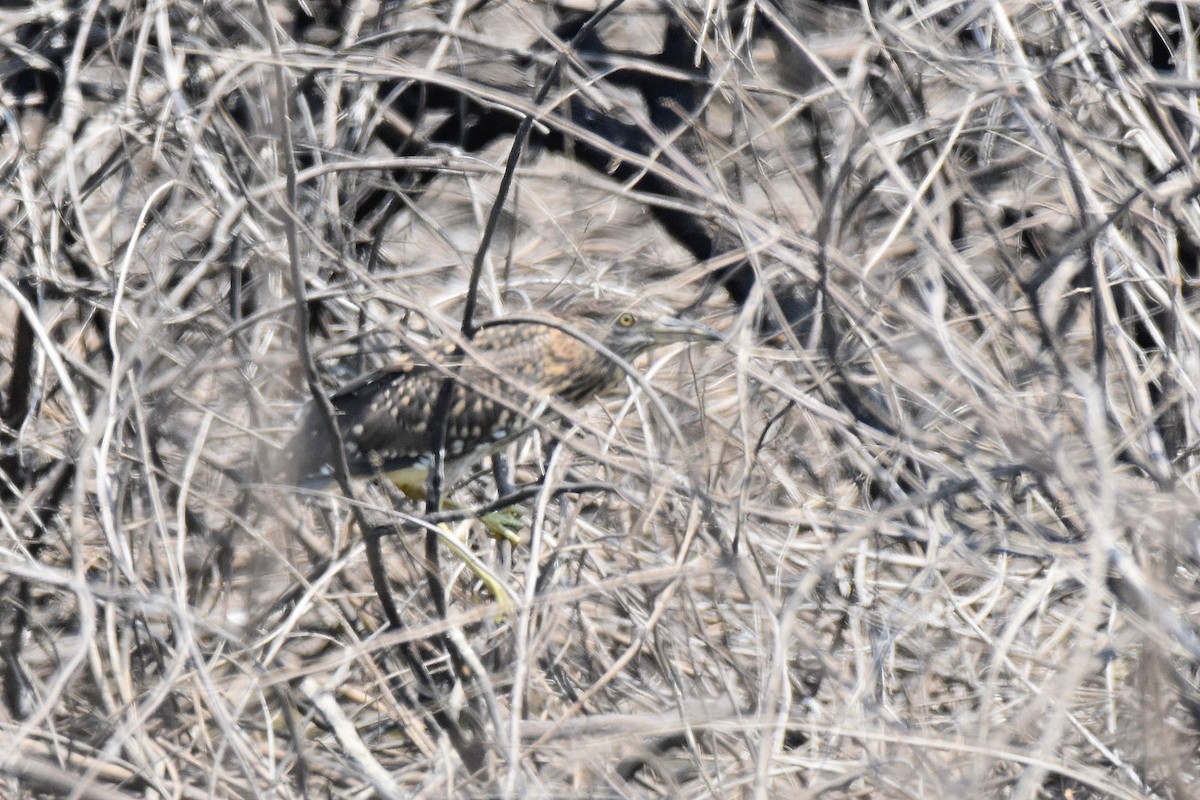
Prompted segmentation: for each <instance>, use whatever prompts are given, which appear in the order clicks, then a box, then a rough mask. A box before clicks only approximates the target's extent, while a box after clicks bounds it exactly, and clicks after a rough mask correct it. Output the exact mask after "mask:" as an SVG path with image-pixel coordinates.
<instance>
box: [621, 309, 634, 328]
mask: <svg viewBox="0 0 1200 800" xmlns="http://www.w3.org/2000/svg"><path fill="white" fill-rule="evenodd" d="M633 323H634V319H633V314H630V313H629V312H628V311H626V312H625V313H624V314H622V315H621V316H619V317H617V324H618V325H620V326H621V327H622V328H632V327H633Z"/></svg>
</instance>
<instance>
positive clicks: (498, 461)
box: [481, 453, 525, 545]
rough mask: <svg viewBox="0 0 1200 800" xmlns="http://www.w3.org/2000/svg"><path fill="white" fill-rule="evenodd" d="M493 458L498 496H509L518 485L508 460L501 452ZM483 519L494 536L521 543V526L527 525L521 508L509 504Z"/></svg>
mask: <svg viewBox="0 0 1200 800" xmlns="http://www.w3.org/2000/svg"><path fill="white" fill-rule="evenodd" d="M491 460H492V477H493V478H494V479H495V481H496V496H497V497H507V496H508V495H510V494H512V493H513V492H515V491H516V487H515V486H513V483H512V481H511V480H510V479H509V477H508V461H506V460H505V458H504V456H503V454H501V453H493V454H492V459H491ZM481 519H482V520H483V524H484V525H485V526H487V529H488V531H489V532H490V533H491V534H492V537H493V538H496V539H504V540H505V541H507V542H509V543H510V544H514V545H518V544H520V543H521V537H520V536H519V535H518V534H519V533H520V531H521V528H523V527H525V517H524V515H522V514H521V509H519V508H517V507H516V506H509V507H508V508H502V509H500V510H498V511H492V512H491V513H488V514H484V515H483V516H482V517H481Z"/></svg>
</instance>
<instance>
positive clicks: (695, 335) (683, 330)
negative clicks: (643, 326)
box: [651, 317, 722, 345]
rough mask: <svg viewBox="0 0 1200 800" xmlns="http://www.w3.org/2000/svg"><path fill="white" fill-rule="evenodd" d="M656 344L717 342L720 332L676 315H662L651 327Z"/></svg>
mask: <svg viewBox="0 0 1200 800" xmlns="http://www.w3.org/2000/svg"><path fill="white" fill-rule="evenodd" d="M651 335H652V336H654V341H655V343H656V344H660V345H663V344H671V343H673V342H719V341H721V340H722V336H721V334H719V333H717V332H716V331H715V330H713V329H712V328H710V327H708V326H707V325H702V324H700V323H699V322H692V321H691V320H686V319H679V318H678V317H662V318H660V319H659V320H657V321H656V322H655V323H654V327H653V328H652V329H651Z"/></svg>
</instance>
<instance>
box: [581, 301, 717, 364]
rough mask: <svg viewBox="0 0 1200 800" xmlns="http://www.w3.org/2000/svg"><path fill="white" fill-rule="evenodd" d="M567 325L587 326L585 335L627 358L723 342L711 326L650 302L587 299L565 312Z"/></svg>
mask: <svg viewBox="0 0 1200 800" xmlns="http://www.w3.org/2000/svg"><path fill="white" fill-rule="evenodd" d="M561 313H562V315H563V317H564V319H565V320H566V321H567V322H570V323H575V324H579V323H580V322H582V324H583V325H584V332H586V333H588V334H590V335H591V336H594V337H595V338H596V339H598V340H599V341H600V342H602V343H603V344H604V345H605V347H607V348H608V349H610V350H612V351H613V352H614V353H616V354H617V355H619V356H621V357H622V358H625V359H632V358H635V357H636V356H638V355H640V354H642V353H644V352H646V351H647V350H651V349H653V348H655V347H662V346H663V345H668V344H674V343H675V342H698V341H709V342H711V341H720V339H721V335H720V334H719V333H717V332H716V331H714V330H713V329H712V328H710V327H708V326H707V325H702V324H700V323H698V322H693V321H691V320H686V319H683V318H682V317H679V316H677V315H675V314H673V313H670V312H668V311H664V310H663V309H662V308H661V307H659V306H656V305H654V304H652V303H650V302H649V301H645V300H638V301H634V302H631V303H623V302H620V301H616V302H612V301H605V300H603V299H601V300H595V299H591V298H589V299H585V300H576V301H574V302H572V303H570V304H569V305H568V306H567V307H566V308H565V309H563V310H562V312H561Z"/></svg>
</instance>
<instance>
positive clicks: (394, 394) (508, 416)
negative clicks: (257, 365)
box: [280, 325, 558, 486]
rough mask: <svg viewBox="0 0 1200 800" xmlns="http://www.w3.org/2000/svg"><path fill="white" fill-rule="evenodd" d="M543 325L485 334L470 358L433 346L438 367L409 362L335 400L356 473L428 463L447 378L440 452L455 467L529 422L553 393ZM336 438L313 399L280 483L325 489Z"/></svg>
mask: <svg viewBox="0 0 1200 800" xmlns="http://www.w3.org/2000/svg"><path fill="white" fill-rule="evenodd" d="M548 335H549V329H547V328H544V327H543V326H529V325H526V326H521V330H520V331H519V332H518V331H517V329H516V326H511V327H509V326H503V327H496V328H485V329H484V330H482V331H480V332H479V336H478V337H477V338H476V340H475V342H474V343H473V345H472V348H471V349H472V354H471V356H467V357H460V358H457V359H453V363H451V361H452V359H451V358H450V353H452V352H453V347H452V346H451V345H449V344H448V343H445V342H438V343H435V344H434V345H433V346H432V347H431V348H430V354H431V356H433V357H434V358H437V359H438V360H439V362H440V363H441V364H442V365H443V366H442V367H435V366H432V365H430V364H429V363H423V362H419V361H416V360H415V359H405V360H403V361H401V362H399V363H397V364H394V365H391V366H389V367H386V368H384V369H380V370H377V371H375V372H372V373H370V374H368V375H366V376H364V377H363V378H360V379H359V380H357V381H355V382H353V383H351V384H349V385H347V386H345V387H344V388H342V389H341V390H339V391H338V392H337V393H336V394H334V395H333V396H332V397H331V398H330V400H331V402H332V403H333V407H334V411H335V419H336V421H337V425H338V429H339V431H340V432H341V435H342V440H343V442H344V443H345V447H346V461H347V464H348V466H349V468H350V473H351V474H352V475H358V476H361V475H370V474H375V473H377V472H385V473H386V472H391V471H393V470H399V469H405V468H408V467H413V466H427V465H428V464H429V463H430V462H431V461H432V458H431V455H430V454H431V453H432V450H433V447H434V445H435V443H434V441H433V437H434V434H435V431H434V430H433V418H434V411H435V406H436V404H437V400H438V395H439V393H440V392H441V391H442V387H443V385H444V383H445V380H446V377H447V374H448V373H449V375H450V376H451V377H452V380H453V381H454V383H453V385H452V388H451V396H450V402H449V403H448V409H447V426H446V453H447V459H448V460H453V461H459V460H465V461H476V460H478V459H479V458H482V457H483V456H485V455H487V454H488V453H489V452H491V451H494V450H495V449H497V448H498V447H500V446H501V445H503V444H504V443H505V442H507V441H511V440H512V439H514V438H516V437H517V436H520V435H521V434H523V433H525V432H526V431H528V430H529V428H530V427H531V425H532V421H531V417H533V416H535V415H536V413H537V409H538V408H539V406H542V405H543V404H542V403H541V402H540V401H541V400H544V398H545V397H546V396H548V395H549V394H553V393H555V390H556V389H557V388H558V387H557V381H556V380H549V381H548V380H547V375H546V374H545V369H544V364H545V363H546V360H545V358H544V353H543V352H541V351H542V350H544V349H545V346H546V344H547V343H548V340H547V337H548ZM336 446H337V444H336V442H335V441H331V440H330V438H329V437H328V435H327V432H326V429H325V425H324V422H323V420H322V418H321V416H320V413H319V412H318V410H317V409H316V408H315V407H314V406H313V404H312V403H309V404H308V406H307V407H306V408H305V410H304V412H303V414H302V415H301V419H300V424H299V428H298V430H297V432H296V434H295V435H294V436H293V438H292V440H291V442H290V443H289V444H288V446H287V448H286V449H285V451H284V453H283V457H282V458H283V466H282V469H281V470H280V472H281V478H282V479H283V480H286V481H288V482H289V483H292V484H297V485H310V486H311V485H319V484H323V483H326V482H327V481H328V480H329V479H330V478H332V476H333V473H334V467H333V463H334V461H335V458H334V448H335V447H336Z"/></svg>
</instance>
